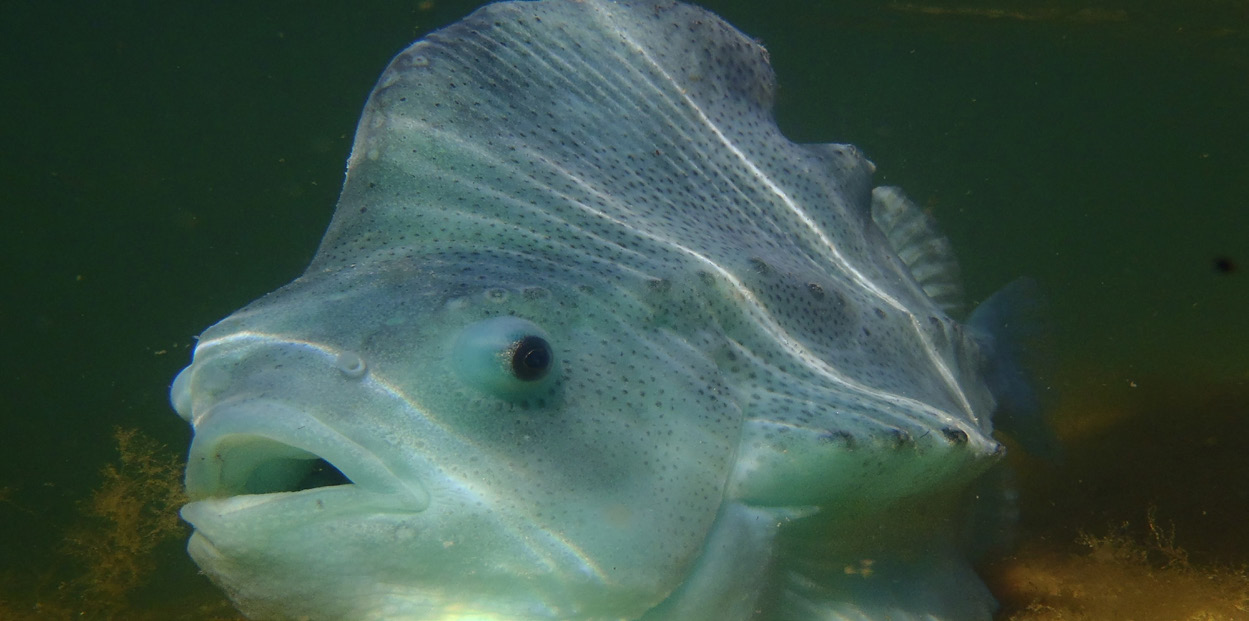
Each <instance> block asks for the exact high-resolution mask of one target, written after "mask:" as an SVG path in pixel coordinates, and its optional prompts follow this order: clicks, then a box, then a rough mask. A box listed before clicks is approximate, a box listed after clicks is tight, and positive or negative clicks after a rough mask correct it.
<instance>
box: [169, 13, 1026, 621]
mask: <svg viewBox="0 0 1249 621" xmlns="http://www.w3.org/2000/svg"><path fill="white" fill-rule="evenodd" d="M776 89H777V81H776V77H775V74H774V72H773V70H772V67H771V65H770V63H769V58H768V53H767V51H766V49H765V48H764V47H763V46H762V44H761V43H759V42H758V41H756V40H754V39H751V38H750V37H748V36H747V35H745V34H743V33H742V32H740V31H738V30H737V29H736V28H734V27H733V26H731V25H730V24H728V23H727V22H725V21H724V20H722V19H721V18H719V17H717V16H716V15H714V14H712V13H711V12H708V11H706V10H704V9H701V8H698V7H696V6H692V5H688V4H682V3H678V2H671V1H667V0H658V1H656V0H637V1H633V0H618V1H613V0H538V1H533V2H502V3H497V4H491V5H487V6H485V7H483V8H480V9H479V10H477V11H476V12H474V13H472V14H471V15H470V16H468V17H466V18H465V19H463V20H462V21H460V22H457V23H455V24H453V25H450V26H448V27H446V28H444V29H442V30H438V31H436V32H433V33H431V34H429V35H428V36H426V37H424V38H423V39H421V40H419V41H417V42H415V43H414V44H412V45H411V46H410V47H408V48H407V49H406V50H404V51H403V52H401V53H400V54H399V55H398V56H397V57H395V58H394V60H393V61H392V62H391V63H390V65H389V66H388V67H387V68H386V69H385V71H384V72H383V73H382V75H381V77H380V79H379V80H378V82H377V84H376V87H375V88H374V89H373V90H372V92H371V93H370V94H369V96H368V101H367V103H366V105H365V107H364V111H363V114H362V116H361V119H360V121H359V125H358V128H357V132H356V134H355V138H354V143H353V146H352V150H351V155H350V157H349V159H348V162H347V173H346V180H345V182H344V185H343V188H342V192H341V196H340V199H339V201H338V204H337V208H336V211H335V213H334V215H333V218H332V221H331V222H330V224H329V227H328V230H327V231H326V233H325V236H324V238H323V240H322V242H321V245H320V247H319V249H318V250H317V252H316V255H315V257H314V258H313V259H312V261H311V264H310V265H309V266H308V268H307V270H306V271H305V272H304V273H303V274H302V275H300V276H299V277H297V278H296V279H295V280H294V281H292V282H291V283H289V284H287V285H285V286H283V287H281V288H279V289H277V290H276V291H273V292H271V293H269V294H267V295H264V296H263V297H261V298H259V299H257V300H255V301H254V302H252V303H250V304H248V305H247V306H245V307H243V308H242V309H240V310H238V311H237V312H235V313H233V314H231V315H229V316H228V317H226V318H225V319H223V320H221V321H220V322H218V323H217V324H215V325H213V326H212V327H210V328H208V329H207V330H206V331H204V332H203V333H202V334H201V335H200V336H199V338H198V342H197V344H196V346H195V348H194V352H193V357H192V361H191V363H190V364H189V365H188V366H187V367H186V368H185V369H183V370H182V371H181V372H180V373H179V374H178V375H177V377H176V378H175V379H174V381H173V382H172V385H171V388H170V399H171V401H172V404H173V407H174V410H175V411H176V412H177V413H178V414H179V415H180V416H181V417H182V418H183V419H185V420H186V421H187V422H188V423H189V424H190V425H191V427H192V429H193V438H192V440H191V443H190V447H189V452H188V456H187V465H186V479H185V483H186V490H187V494H188V497H189V502H188V503H187V504H186V505H185V506H184V507H182V509H181V517H182V518H183V519H184V520H185V521H186V522H188V523H189V524H190V525H191V526H192V527H193V531H192V534H191V535H190V538H189V540H188V543H187V548H188V552H189V554H190V556H191V557H192V558H193V559H194V561H195V563H196V564H197V565H198V566H199V567H200V568H201V570H202V571H203V573H204V574H206V575H207V576H208V578H210V579H211V580H212V581H213V582H214V583H216V584H217V585H218V586H220V587H221V589H223V590H224V592H225V593H226V594H227V595H228V596H229V598H230V599H231V600H232V601H233V603H234V604H235V605H236V606H237V608H238V609H239V610H240V611H241V612H242V613H243V614H245V615H246V616H248V617H249V618H252V619H307V620H339V619H341V620H352V621H362V620H383V619H384V620H422V621H425V620H431V621H432V620H460V621H469V620H474V621H484V620H509V621H514V620H534V621H537V620H552V619H561V620H584V621H589V620H603V619H636V620H641V621H676V620H681V621H699V620H706V621H713V620H714V621H745V620H754V621H782V620H794V621H814V620H833V619H838V620H850V619H855V620H868V619H870V620H883V619H891V620H895V621H897V620H908V619H914V620H919V619H924V620H928V621H932V620H946V621H955V620H957V621H967V620H973V621H974V620H981V619H985V620H987V619H990V618H991V616H992V614H993V612H994V610H995V608H996V603H995V601H994V598H993V596H992V594H991V593H990V592H989V590H988V589H987V588H986V587H985V584H984V582H983V580H982V579H981V578H980V577H979V576H978V575H977V573H976V572H975V570H974V569H973V565H972V563H973V562H974V561H975V559H976V558H977V556H978V555H980V554H982V553H983V551H984V550H985V549H986V548H987V546H988V544H987V543H986V542H988V541H989V540H992V539H994V538H996V537H997V533H1001V532H1004V530H1005V529H1006V528H1007V527H1006V526H1003V523H1004V522H1007V521H1008V517H1003V516H1009V515H1011V514H1012V513H1011V512H1012V509H1011V501H1010V498H1011V493H1012V492H1011V490H1010V488H1009V485H1006V484H1003V483H1002V482H1003V481H1004V480H1006V477H1004V476H1002V475H1001V471H1002V466H1001V464H1002V458H1003V455H1004V453H1005V449H1004V444H1003V442H1002V441H1000V440H999V439H997V436H995V429H994V420H995V417H998V418H999V419H1000V420H1007V419H1012V420H1013V419H1018V420H1022V421H1026V418H1025V415H1026V414H1027V413H1026V412H1022V413H1021V412H1014V413H1012V414H1011V416H1006V415H1005V414H1003V413H1002V411H1003V410H1004V409H1006V408H1005V406H1009V405H1010V404H1015V403H1026V402H1028V399H1026V398H1021V397H1020V396H1019V393H1020V391H1023V392H1026V391H1027V390H1029V388H1027V386H1026V381H1023V380H1024V375H1023V374H1024V371H1023V370H1022V367H1021V366H1020V365H1019V364H1018V363H1017V361H1016V360H1014V359H1013V356H1012V355H1010V353H1011V352H1013V351H1014V350H1015V348H1013V347H1010V346H1007V345H1006V341H1005V339H1004V337H1002V336H1001V335H1002V334H1003V333H1004V332H1006V331H1005V330H1004V329H1003V328H1004V327H1005V326H1008V325H1009V324H1010V317H1011V313H1010V311H1009V307H1010V303H1009V299H1010V298H1012V297H1017V296H1015V295H1013V294H1011V293H1010V291H1011V287H1008V288H1007V293H1006V294H1004V295H1000V296H994V297H992V298H990V299H988V300H986V301H985V302H983V303H982V304H981V305H980V306H979V307H977V309H976V310H975V311H973V312H972V313H971V314H970V316H969V317H968V318H967V319H966V320H965V321H959V320H956V319H955V318H954V317H956V316H960V315H961V314H962V313H963V307H964V301H963V298H964V294H963V291H962V286H961V284H960V278H961V277H960V276H959V268H958V262H957V260H956V259H955V256H954V253H953V250H952V247H951V244H950V242H949V241H948V239H947V238H946V237H945V236H944V235H942V234H941V233H940V231H939V230H938V228H937V226H936V224H935V221H934V220H933V218H932V217H931V216H930V215H929V214H927V213H925V211H924V210H923V209H922V208H921V207H920V206H919V205H917V204H916V203H915V202H914V201H912V200H911V199H909V198H908V197H907V196H906V195H905V194H904V193H903V192H902V190H900V189H898V188H895V187H887V186H886V187H874V186H873V183H872V175H873V173H874V171H875V165H874V164H873V163H872V162H871V161H870V160H868V159H867V157H866V156H865V155H864V154H862V153H861V152H860V151H859V150H858V149H857V148H856V147H854V146H851V145H847V144H836V143H827V144H797V143H794V142H791V141H790V140H789V139H788V138H786V137H785V136H784V135H783V134H782V132H781V131H780V130H779V129H778V127H777V125H776V122H775V120H774V117H773V112H772V107H773V100H774V97H775V93H776ZM1016 289H1018V288H1016ZM1003 300H1005V301H1003ZM1021 387H1022V388H1021ZM1004 404H1005V406H1004ZM1024 409H1027V408H1024ZM1012 417H1014V418H1012ZM1026 424H1027V423H1026V422H1025V423H1021V426H1026ZM1007 431H1009V430H1007Z"/></svg>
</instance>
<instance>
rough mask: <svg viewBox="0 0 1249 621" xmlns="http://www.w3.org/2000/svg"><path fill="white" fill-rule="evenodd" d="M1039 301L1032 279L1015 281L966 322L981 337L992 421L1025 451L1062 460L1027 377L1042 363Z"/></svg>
mask: <svg viewBox="0 0 1249 621" xmlns="http://www.w3.org/2000/svg"><path fill="white" fill-rule="evenodd" d="M1043 308H1044V302H1043V299H1042V296H1041V294H1040V289H1039V287H1038V286H1037V284H1036V281H1034V280H1032V279H1030V278H1021V279H1019V280H1016V281H1014V282H1012V283H1010V284H1008V285H1006V286H1005V287H1003V288H1002V289H1001V290H1000V291H998V292H997V293H995V294H993V295H992V296H990V297H989V299H987V300H985V301H984V302H981V303H980V305H979V306H977V307H976V310H974V311H972V313H971V316H970V317H969V318H968V319H967V326H968V327H969V328H971V329H972V331H973V333H974V334H976V335H977V337H978V338H979V340H980V341H981V346H982V348H983V350H984V351H985V353H986V356H985V363H984V364H985V381H986V382H987V383H988V384H989V389H990V390H991V391H993V396H994V397H995V398H997V410H996V411H995V412H994V415H993V421H994V425H995V426H996V427H997V428H999V429H1001V430H1002V431H1004V432H1005V433H1007V434H1008V435H1010V436H1011V437H1012V438H1014V439H1015V440H1016V441H1018V442H1019V443H1020V444H1021V445H1023V447H1024V449H1025V450H1027V451H1028V452H1029V453H1032V454H1034V455H1037V456H1039V457H1044V458H1046V459H1049V460H1051V461H1058V460H1059V459H1060V458H1061V452H1062V451H1061V447H1060V446H1059V443H1058V437H1057V435H1055V433H1054V430H1053V429H1052V428H1051V427H1050V426H1049V424H1048V423H1047V422H1046V420H1045V416H1044V410H1043V408H1042V406H1041V400H1040V399H1039V398H1038V396H1037V392H1036V389H1035V388H1034V386H1033V384H1032V381H1031V376H1032V374H1033V373H1035V372H1037V371H1039V369H1038V367H1039V366H1042V365H1043V363H1044V357H1045V356H1044V355H1043V351H1044V349H1045V347H1044V345H1045V344H1044V340H1045V337H1046V336H1047V332H1048V331H1047V330H1046V328H1045V321H1044V315H1045V313H1044V310H1043Z"/></svg>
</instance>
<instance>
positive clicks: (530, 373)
mask: <svg viewBox="0 0 1249 621" xmlns="http://www.w3.org/2000/svg"><path fill="white" fill-rule="evenodd" d="M511 357H512V374H513V375H515V376H516V379H518V380H521V381H523V382H533V381H537V380H540V379H542V378H543V377H544V376H545V375H546V372H547V371H549V370H550V369H551V346H550V344H548V343H547V342H546V339H544V338H542V337H540V336H534V335H532V334H531V335H529V336H526V337H524V338H522V339H520V340H519V341H516V347H515V349H514V350H513V352H512V356H511Z"/></svg>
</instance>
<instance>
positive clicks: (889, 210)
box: [872, 186, 963, 315]
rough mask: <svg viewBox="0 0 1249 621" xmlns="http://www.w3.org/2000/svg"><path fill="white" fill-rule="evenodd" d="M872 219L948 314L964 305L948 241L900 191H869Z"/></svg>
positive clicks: (930, 218) (925, 288)
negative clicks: (870, 193)
mask: <svg viewBox="0 0 1249 621" xmlns="http://www.w3.org/2000/svg"><path fill="white" fill-rule="evenodd" d="M872 221H873V222H875V223H876V226H878V227H880V230H881V231H883V232H884V233H885V237H886V238H887V239H888V240H889V245H891V246H893V250H894V252H896V253H897V254H898V257H899V258H901V259H902V262H903V263H906V266H907V268H908V269H909V270H910V271H911V276H912V277H913V278H915V282H916V283H919V286H920V288H922V289H923V290H924V293H926V294H927V295H928V297H930V298H932V300H933V301H934V302H936V303H937V306H940V307H941V310H943V311H945V312H946V314H947V315H954V314H957V313H958V312H960V311H961V310H962V308H963V282H962V279H961V277H960V275H959V268H958V260H957V259H956V258H955V257H954V249H953V247H952V246H951V245H950V240H948V239H946V237H945V235H942V234H941V231H940V230H939V229H938V228H937V223H936V221H935V220H933V219H932V217H931V216H929V215H928V214H926V213H924V211H923V210H922V209H920V208H919V206H918V205H916V204H915V203H914V202H912V201H911V199H909V198H907V197H906V195H905V194H903V193H902V190H900V189H898V188H895V187H891V186H885V187H879V188H876V189H874V190H872Z"/></svg>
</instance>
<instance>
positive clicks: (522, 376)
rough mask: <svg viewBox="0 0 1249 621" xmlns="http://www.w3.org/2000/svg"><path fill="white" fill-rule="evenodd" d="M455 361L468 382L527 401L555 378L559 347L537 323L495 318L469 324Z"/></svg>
mask: <svg viewBox="0 0 1249 621" xmlns="http://www.w3.org/2000/svg"><path fill="white" fill-rule="evenodd" d="M452 360H453V363H454V368H455V372H456V374H457V375H458V376H459V378H460V379H461V380H463V381H464V382H465V383H466V384H468V385H470V386H473V387H475V388H478V389H480V390H483V391H485V392H487V393H490V394H492V395H494V396H496V397H499V398H502V399H507V400H524V399H527V398H529V397H530V396H533V395H534V394H536V393H537V392H538V391H539V390H541V389H542V388H544V387H545V386H547V385H548V384H549V383H550V381H551V375H552V374H551V372H550V371H551V369H552V368H554V367H555V364H556V356H555V350H554V349H553V348H552V347H551V342H550V338H549V337H548V336H547V334H546V333H545V332H543V330H542V329H541V328H539V327H538V326H537V325H535V324H534V323H533V322H531V321H528V320H525V319H521V318H519V317H512V316H507V317H493V318H491V319H486V320H483V321H478V322H476V323H473V324H470V325H468V326H466V327H465V328H464V329H463V330H462V331H461V332H460V334H459V336H458V337H457V338H456V341H455V345H454V351H453V352H452Z"/></svg>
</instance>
